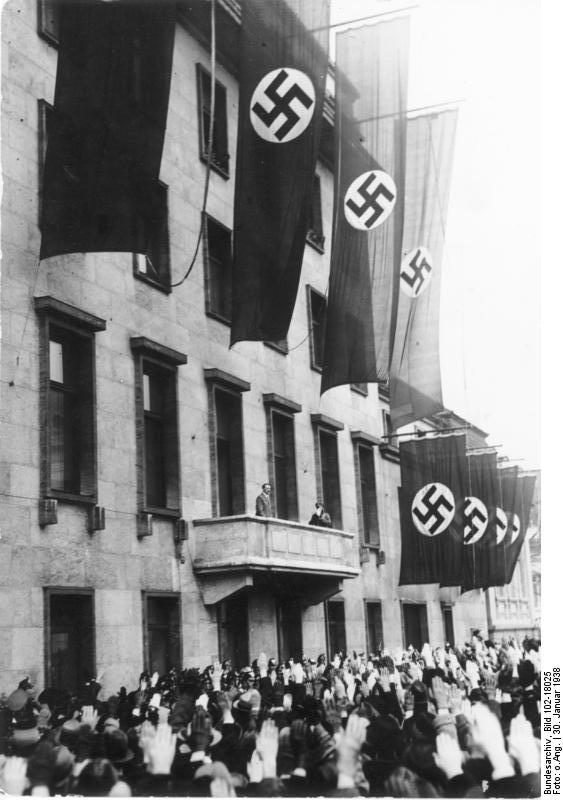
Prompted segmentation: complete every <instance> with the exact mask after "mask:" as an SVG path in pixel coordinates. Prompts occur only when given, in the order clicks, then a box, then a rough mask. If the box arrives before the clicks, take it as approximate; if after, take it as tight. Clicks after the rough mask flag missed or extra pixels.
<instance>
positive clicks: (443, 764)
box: [434, 733, 463, 781]
mask: <svg viewBox="0 0 563 800" xmlns="http://www.w3.org/2000/svg"><path fill="white" fill-rule="evenodd" d="M462 758H463V756H462V752H461V750H460V747H459V744H458V742H457V739H454V738H453V736H450V735H449V734H448V733H439V734H438V736H437V737H436V752H435V753H434V761H435V762H436V766H437V767H438V768H439V769H441V770H442V772H443V773H444V775H445V776H446V778H447V779H448V780H449V781H451V779H452V778H455V776H456V775H461V773H462V772H463V770H462V766H461V764H462Z"/></svg>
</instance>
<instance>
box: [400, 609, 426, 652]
mask: <svg viewBox="0 0 563 800" xmlns="http://www.w3.org/2000/svg"><path fill="white" fill-rule="evenodd" d="M402 605H403V634H404V645H405V647H409V646H410V645H411V644H412V646H413V647H414V648H415V649H416V650H419V651H420V650H422V646H423V645H424V644H425V643H426V642H428V614H427V611H426V605H425V604H424V603H403V604H402Z"/></svg>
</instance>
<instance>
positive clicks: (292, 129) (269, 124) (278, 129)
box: [250, 67, 316, 144]
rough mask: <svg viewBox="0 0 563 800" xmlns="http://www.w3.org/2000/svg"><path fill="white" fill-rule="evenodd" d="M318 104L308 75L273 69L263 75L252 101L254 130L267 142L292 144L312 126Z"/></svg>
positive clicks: (251, 110)
mask: <svg viewBox="0 0 563 800" xmlns="http://www.w3.org/2000/svg"><path fill="white" fill-rule="evenodd" d="M315 100H316V96H315V87H314V86H313V82H312V81H311V79H310V78H309V76H308V75H306V74H305V73H304V72H301V70H298V69H293V68H292V67H282V68H280V69H274V70H272V71H271V72H268V73H267V75H264V77H263V78H262V80H261V81H260V83H259V84H258V86H257V87H256V89H255V90H254V93H253V95H252V98H251V100H250V121H251V123H252V127H253V128H254V130H255V131H256V133H257V134H258V136H260V138H262V139H265V140H266V141H267V142H273V143H274V144H284V143H285V142H290V141H291V140H292V139H296V138H297V137H298V136H299V135H300V134H301V133H303V131H304V130H305V128H306V127H307V126H308V125H309V123H310V122H311V119H312V117H313V112H314V110H315Z"/></svg>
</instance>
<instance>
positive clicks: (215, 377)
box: [203, 368, 250, 518]
mask: <svg viewBox="0 0 563 800" xmlns="http://www.w3.org/2000/svg"><path fill="white" fill-rule="evenodd" d="M203 372H204V379H205V382H206V385H207V398H208V420H209V454H210V471H209V472H210V479H211V513H212V516H213V517H215V518H217V517H221V516H225V515H222V514H221V500H220V498H221V486H220V472H219V455H218V444H217V442H218V422H217V404H216V398H217V392H222V393H223V394H225V395H230V396H231V397H233V398H236V399H237V400H238V403H239V408H240V442H239V452H238V457H239V460H240V475H239V480H240V486H238V491H237V492H236V495H235V494H233V501H232V505H233V514H228V515H226V516H234V515H237V514H244V513H246V465H245V452H244V404H243V398H242V396H243V393H244V392H248V391H250V383H248V381H245V380H242V378H237V377H236V376H235V375H230V374H229V373H227V372H224V371H223V370H220V369H216V368H211V369H204V371H203ZM231 488H232V485H231Z"/></svg>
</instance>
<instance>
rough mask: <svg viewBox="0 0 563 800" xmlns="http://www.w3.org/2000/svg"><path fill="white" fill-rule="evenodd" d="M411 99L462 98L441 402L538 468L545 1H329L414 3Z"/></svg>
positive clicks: (352, 8) (338, 3)
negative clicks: (542, 28)
mask: <svg viewBox="0 0 563 800" xmlns="http://www.w3.org/2000/svg"><path fill="white" fill-rule="evenodd" d="M413 5H415V6H416V8H415V9H412V10H410V11H409V12H408V13H409V14H410V17H411V23H410V49H411V53H410V73H409V108H411V109H415V108H420V107H425V106H429V105H435V104H442V103H448V102H450V101H460V102H459V116H458V126H457V136H456V149H455V156H454V166H453V174H452V185H451V192H450V202H449V209H448V215H447V223H446V240H445V249H444V258H443V263H442V268H443V272H442V302H441V310H440V358H441V368H442V385H443V395H444V405H445V406H446V407H447V408H450V409H452V410H453V411H455V412H456V413H458V414H460V415H461V416H462V417H465V418H466V419H467V420H469V421H470V422H472V423H474V424H475V425H477V426H478V427H480V428H482V429H483V430H485V431H486V432H487V433H488V434H489V437H488V442H489V444H491V445H497V446H498V449H499V454H500V456H505V457H507V458H508V459H510V460H511V461H514V463H515V464H517V465H518V466H520V467H522V468H535V467H540V280H539V278H540V211H539V207H540V206H539V202H538V198H539V194H540V170H539V167H538V162H539V152H540V121H539V112H540V4H539V0H403V2H398V0H331V12H332V22H333V23H337V22H342V21H348V20H351V19H355V18H357V17H363V16H367V15H368V14H372V13H373V14H376V13H381V12H385V11H389V10H392V9H395V8H404V7H406V6H413Z"/></svg>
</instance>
